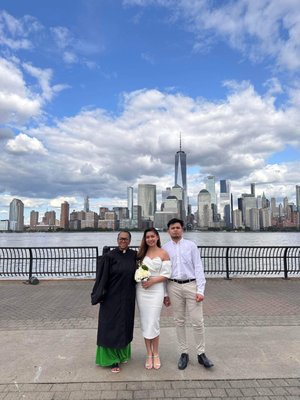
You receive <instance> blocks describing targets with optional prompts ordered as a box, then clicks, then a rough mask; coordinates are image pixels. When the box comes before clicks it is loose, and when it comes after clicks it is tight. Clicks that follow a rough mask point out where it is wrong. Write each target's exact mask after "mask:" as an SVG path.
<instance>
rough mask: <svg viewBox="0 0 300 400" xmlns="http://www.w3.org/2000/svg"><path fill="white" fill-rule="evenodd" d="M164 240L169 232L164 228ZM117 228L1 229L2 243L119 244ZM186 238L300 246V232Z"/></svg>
mask: <svg viewBox="0 0 300 400" xmlns="http://www.w3.org/2000/svg"><path fill="white" fill-rule="evenodd" d="M160 236H161V242H162V244H164V243H165V242H166V241H167V240H168V239H169V235H168V233H167V232H161V233H160ZM116 237H117V232H53V233H44V232H35V233H27V232H24V233H0V247H68V246H96V247H97V246H98V249H99V251H100V253H101V252H102V248H103V247H104V246H106V245H108V246H114V245H116ZM141 238H142V232H132V241H131V245H132V246H138V245H139V244H140V241H141ZM185 238H186V239H191V240H193V241H194V242H195V243H196V244H197V245H198V246H299V245H300V232H186V233H185Z"/></svg>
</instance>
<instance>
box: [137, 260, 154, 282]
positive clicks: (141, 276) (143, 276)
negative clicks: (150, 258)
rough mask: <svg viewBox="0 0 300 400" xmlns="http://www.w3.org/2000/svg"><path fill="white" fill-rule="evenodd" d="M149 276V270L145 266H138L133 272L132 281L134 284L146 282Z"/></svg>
mask: <svg viewBox="0 0 300 400" xmlns="http://www.w3.org/2000/svg"><path fill="white" fill-rule="evenodd" d="M150 276H151V273H150V271H149V268H148V267H147V265H145V264H140V265H139V267H138V269H137V270H136V271H135V274H134V279H135V281H136V282H141V281H147V280H148V279H149V278H150Z"/></svg>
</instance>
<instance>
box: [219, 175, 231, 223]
mask: <svg viewBox="0 0 300 400" xmlns="http://www.w3.org/2000/svg"><path fill="white" fill-rule="evenodd" d="M220 215H221V218H222V219H223V220H224V223H225V226H226V227H228V228H231V226H232V206H231V190H230V182H229V181H228V180H226V179H221V180H220Z"/></svg>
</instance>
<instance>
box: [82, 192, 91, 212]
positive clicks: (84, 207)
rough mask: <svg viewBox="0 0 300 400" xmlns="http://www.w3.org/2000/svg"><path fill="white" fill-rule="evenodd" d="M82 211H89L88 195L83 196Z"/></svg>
mask: <svg viewBox="0 0 300 400" xmlns="http://www.w3.org/2000/svg"><path fill="white" fill-rule="evenodd" d="M83 211H85V212H89V211H90V199H89V196H85V198H84V205H83Z"/></svg>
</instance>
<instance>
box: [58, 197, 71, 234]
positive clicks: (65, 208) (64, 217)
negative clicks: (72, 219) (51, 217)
mask: <svg viewBox="0 0 300 400" xmlns="http://www.w3.org/2000/svg"><path fill="white" fill-rule="evenodd" d="M69 208H70V206H69V203H68V202H67V201H64V202H63V203H62V204H61V208H60V227H61V228H63V229H69Z"/></svg>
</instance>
